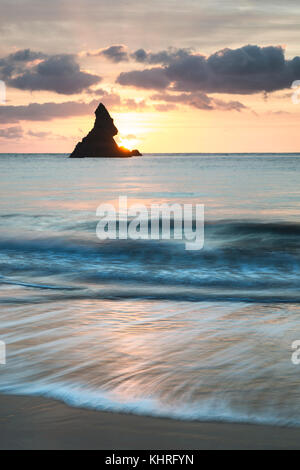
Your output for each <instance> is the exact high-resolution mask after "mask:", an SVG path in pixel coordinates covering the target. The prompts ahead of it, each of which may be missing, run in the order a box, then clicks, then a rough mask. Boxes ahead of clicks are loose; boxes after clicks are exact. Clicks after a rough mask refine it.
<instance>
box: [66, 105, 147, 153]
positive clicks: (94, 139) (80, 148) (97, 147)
mask: <svg viewBox="0 0 300 470" xmlns="http://www.w3.org/2000/svg"><path fill="white" fill-rule="evenodd" d="M95 114H96V121H95V124H94V127H93V129H92V130H91V131H90V132H89V134H88V135H87V136H86V137H84V139H83V140H82V141H81V142H79V143H78V144H77V145H76V147H75V150H74V151H73V153H72V154H71V155H70V157H71V158H85V157H93V158H105V157H115V158H116V157H133V156H140V155H141V154H140V152H139V151H138V150H128V149H125V148H124V147H119V146H118V145H117V144H116V142H115V140H114V136H115V135H117V134H118V129H117V128H116V126H115V125H114V121H113V119H112V118H111V116H110V114H109V112H108V111H107V109H106V107H105V106H104V104H102V103H100V104H99V106H98V108H97V109H96V111H95Z"/></svg>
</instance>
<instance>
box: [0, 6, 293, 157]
mask: <svg viewBox="0 0 300 470" xmlns="http://www.w3.org/2000/svg"><path fill="white" fill-rule="evenodd" d="M0 1H1V5H0V7H1V16H0V34H1V42H0V80H1V81H2V83H4V84H5V87H6V97H5V100H4V95H3V93H2V94H1V86H0V153H7V152H12V153H15V152H16V153H19V152H21V153H23V152H24V153H35V152H43V153H71V152H72V150H73V148H74V145H75V144H76V143H77V142H78V141H79V140H81V139H82V138H83V137H84V136H85V135H86V134H87V132H88V131H89V130H90V129H91V127H92V126H93V122H94V114H93V113H94V111H95V109H96V108H97V106H98V104H99V102H103V103H104V104H105V105H106V106H107V108H108V110H109V112H110V113H111V115H112V117H113V118H114V120H115V124H116V126H117V127H118V129H119V135H118V138H117V140H118V143H119V144H121V145H124V146H126V147H128V148H138V149H139V150H140V151H142V152H143V153H150V152H179V153H181V152H203V153H205V152H211V153H214V152H300V138H299V130H298V129H299V118H300V82H299V84H298V85H299V88H298V85H297V83H296V84H295V85H294V86H295V88H294V89H292V88H291V86H292V84H293V83H294V82H295V81H297V80H300V42H299V36H300V33H299V22H300V3H299V1H298V0H286V1H285V2H282V1H279V0H272V1H270V0H264V1H261V0H240V1H231V0H181V1H179V0H151V1H148V2H141V1H140V0H113V1H112V0H110V1H108V0H52V1H51V2H45V1H42V0H0ZM0 85H1V83H0ZM298 90H299V99H298ZM298 101H299V104H298Z"/></svg>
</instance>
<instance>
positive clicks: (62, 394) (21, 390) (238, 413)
mask: <svg viewBox="0 0 300 470" xmlns="http://www.w3.org/2000/svg"><path fill="white" fill-rule="evenodd" d="M0 392H1V393H4V394H7V395H22V396H38V397H44V398H49V399H54V400H59V401H62V402H63V403H65V404H67V405H69V406H71V407H74V408H85V409H90V410H96V411H105V412H112V413H124V414H134V415H140V416H147V417H155V418H169V419H176V420H181V421H200V422H201V421H202V422H205V421H209V422H229V423H245V424H259V425H274V426H290V427H299V426H300V418H299V417H298V416H295V415H292V413H290V414H288V416H285V415H284V414H283V413H281V412H280V409H278V408H274V409H269V410H267V411H265V412H260V413H257V412H254V411H252V412H251V410H247V407H246V406H245V408H244V410H241V409H239V410H235V409H234V406H232V405H231V404H230V402H228V401H226V399H224V398H220V397H219V396H216V397H213V396H212V397H210V398H207V399H204V400H202V401H200V402H198V403H190V404H188V403H181V404H180V405H179V404H178V403H177V404H173V405H172V404H168V403H166V402H165V401H164V402H161V401H160V400H158V399H155V398H149V397H145V398H139V399H132V400H130V399H129V400H126V401H124V400H122V399H118V397H117V396H116V395H115V394H114V393H110V392H105V391H99V390H89V389H87V388H86V387H84V386H82V385H81V386H80V385H78V384H76V385H75V384H74V385H70V384H69V385H66V384H64V383H52V384H44V385H43V384H36V385H32V384H31V385H19V386H11V387H0Z"/></svg>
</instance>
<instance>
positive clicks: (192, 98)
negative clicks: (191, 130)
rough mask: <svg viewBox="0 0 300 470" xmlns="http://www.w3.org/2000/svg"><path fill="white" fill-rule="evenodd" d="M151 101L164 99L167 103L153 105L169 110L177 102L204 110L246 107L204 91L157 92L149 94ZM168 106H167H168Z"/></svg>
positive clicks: (227, 109)
mask: <svg viewBox="0 0 300 470" xmlns="http://www.w3.org/2000/svg"><path fill="white" fill-rule="evenodd" d="M151 99H152V100H153V101H164V102H165V103H167V104H158V105H155V108H156V109H157V110H158V111H169V110H172V109H174V107H175V106H176V105H178V104H181V105H186V106H191V107H194V108H197V109H203V110H206V111H212V110H216V109H219V110H223V111H238V112H239V111H242V110H244V109H247V108H246V106H245V105H244V104H243V103H240V102H239V101H223V100H221V99H218V98H214V97H211V96H208V95H206V94H205V93H201V92H198V93H181V94H171V95H170V94H168V93H158V94H156V95H153V96H151ZM170 105H171V107H170V108H168V106H170ZM172 105H173V108H172Z"/></svg>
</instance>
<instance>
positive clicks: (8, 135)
mask: <svg viewBox="0 0 300 470" xmlns="http://www.w3.org/2000/svg"><path fill="white" fill-rule="evenodd" d="M22 137H23V129H22V127H21V126H14V127H7V128H6V129H0V139H12V140H18V139H21V138H22Z"/></svg>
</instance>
